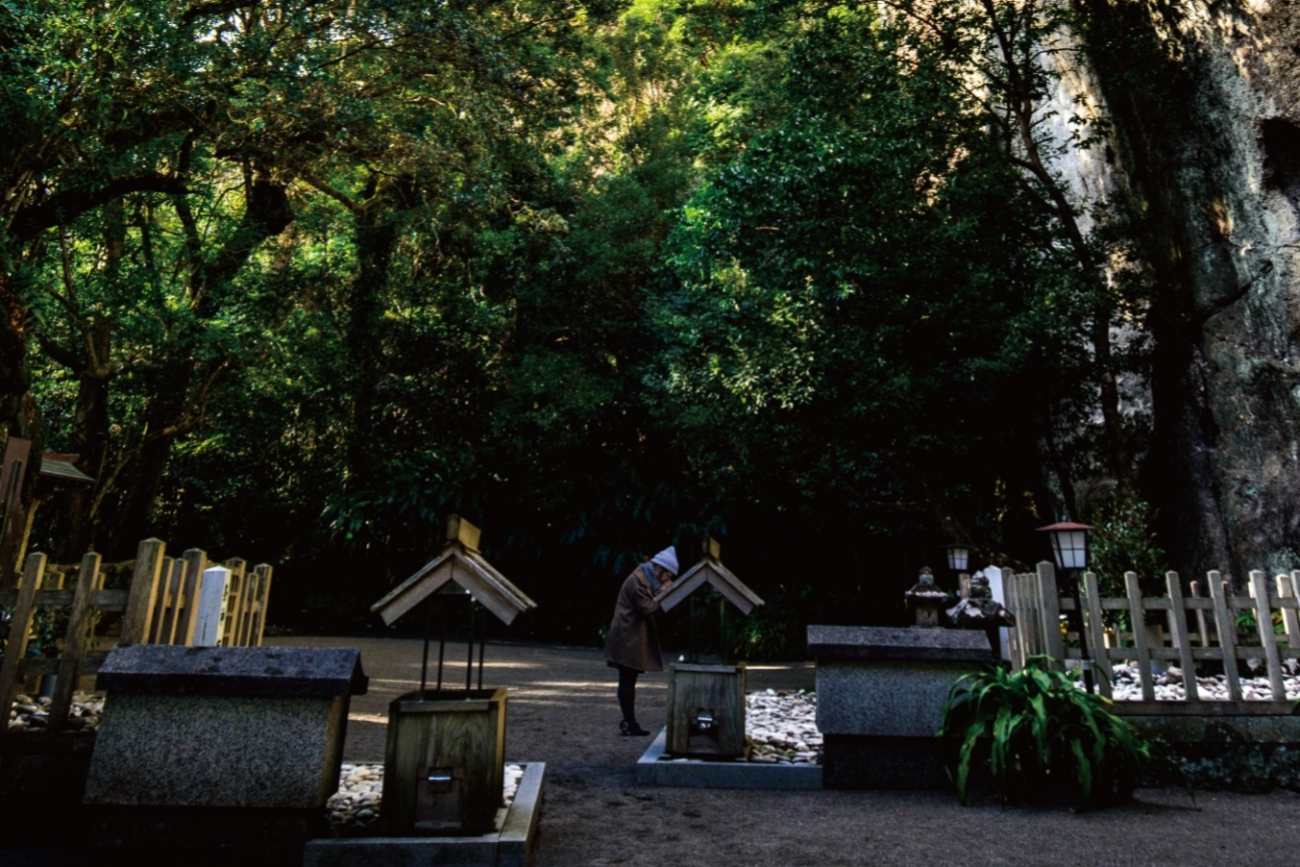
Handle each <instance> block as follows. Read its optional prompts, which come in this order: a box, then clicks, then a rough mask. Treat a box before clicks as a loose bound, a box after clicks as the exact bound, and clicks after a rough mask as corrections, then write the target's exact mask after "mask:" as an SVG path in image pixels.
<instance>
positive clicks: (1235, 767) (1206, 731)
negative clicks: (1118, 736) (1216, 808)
mask: <svg viewBox="0 0 1300 867" xmlns="http://www.w3.org/2000/svg"><path fill="white" fill-rule="evenodd" d="M1121 707H1122V705H1121ZM1122 715H1123V716H1124V719H1125V720H1126V721H1127V722H1129V723H1131V724H1132V725H1133V726H1134V727H1135V728H1136V729H1137V730H1138V732H1140V733H1141V734H1142V735H1143V736H1144V737H1145V738H1147V739H1148V740H1150V741H1151V742H1152V743H1153V744H1154V745H1155V747H1156V750H1157V752H1158V753H1159V754H1161V755H1163V756H1164V757H1165V758H1167V759H1168V760H1169V763H1168V764H1161V763H1156V764H1152V765H1148V767H1147V768H1146V770H1145V772H1144V773H1143V776H1142V778H1141V780H1140V785H1143V786H1170V787H1181V786H1183V785H1184V784H1185V783H1186V782H1190V783H1191V784H1192V786H1193V788H1195V789H1198V790H1202V791H1214V790H1219V789H1224V790H1228V791H1233V792H1249V793H1257V792H1268V791H1272V790H1273V789H1289V790H1291V791H1300V716H1290V715H1286V716H1282V715H1277V716H1273V715H1268V716H1263V715H1261V716H1255V715H1251V716H1226V715H1225V716H1218V715H1216V716H1191V715H1179V716H1173V715H1168V716H1165V715H1159V716H1157V715H1151V716H1138V715H1130V714H1122Z"/></svg>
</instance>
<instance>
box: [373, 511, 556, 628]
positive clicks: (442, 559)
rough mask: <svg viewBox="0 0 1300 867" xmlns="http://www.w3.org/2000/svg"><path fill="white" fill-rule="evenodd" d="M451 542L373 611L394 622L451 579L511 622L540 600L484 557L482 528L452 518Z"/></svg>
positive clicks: (506, 620) (449, 525) (450, 524)
mask: <svg viewBox="0 0 1300 867" xmlns="http://www.w3.org/2000/svg"><path fill="white" fill-rule="evenodd" d="M447 535H448V541H447V545H446V547H444V548H443V550H442V553H441V554H439V555H438V556H437V557H435V558H434V559H433V560H431V561H429V562H428V563H427V564H425V566H424V567H423V568H421V569H420V570H419V571H418V572H416V573H415V574H414V575H412V576H411V577H410V578H407V579H406V580H405V581H403V582H402V583H401V584H400V585H398V586H397V587H396V588H394V589H393V591H392V592H390V593H389V594H388V595H386V596H385V597H384V598H383V599H380V600H379V601H378V602H376V603H375V604H374V605H372V606H370V610H371V611H374V612H376V613H377V614H379V616H380V617H382V618H383V619H384V623H386V624H389V625H391V624H393V623H394V622H396V621H397V620H398V619H399V618H401V617H402V616H403V615H405V614H407V613H408V612H409V611H410V610H411V609H412V608H414V607H415V606H417V605H419V604H420V603H421V602H423V601H424V600H425V599H427V598H429V597H430V596H432V595H433V594H435V593H437V592H438V591H439V590H441V589H443V587H444V586H446V585H447V584H448V583H449V582H452V583H455V584H457V585H459V586H461V587H463V588H464V589H465V590H467V591H468V592H469V594H470V595H471V596H472V597H473V598H474V600H475V601H476V602H478V603H479V604H480V605H482V606H483V607H484V608H486V609H487V610H488V611H491V612H492V613H493V614H494V615H496V617H497V619H498V620H500V621H501V622H502V623H505V624H507V625H509V624H510V623H511V622H512V621H513V620H514V619H515V618H516V617H517V616H519V615H520V614H522V613H523V612H525V611H528V610H529V609H532V608H536V607H537V603H536V602H534V601H533V600H531V599H529V598H528V596H527V594H525V593H524V592H523V591H522V590H520V589H519V588H518V587H516V586H515V585H514V584H512V583H510V581H509V580H508V579H507V578H506V576H504V575H502V574H501V573H500V572H498V571H497V570H496V568H495V567H494V566H492V564H491V563H489V562H488V561H487V560H484V559H483V555H482V554H480V553H479V552H478V539H479V531H478V528H476V527H474V526H473V525H471V524H469V522H467V521H464V520H462V519H460V518H458V517H456V516H454V515H453V516H452V519H451V520H450V521H448V526H447Z"/></svg>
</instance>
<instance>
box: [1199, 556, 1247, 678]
mask: <svg viewBox="0 0 1300 867" xmlns="http://www.w3.org/2000/svg"><path fill="white" fill-rule="evenodd" d="M1205 580H1206V583H1208V584H1209V585H1210V598H1211V599H1213V600H1214V627H1215V629H1216V630H1217V631H1218V633H1219V650H1220V651H1221V652H1222V653H1223V676H1224V680H1225V681H1227V684H1228V701H1241V678H1239V677H1238V676H1237V644H1236V642H1235V641H1234V640H1233V638H1234V636H1235V635H1236V632H1237V625H1236V623H1235V621H1233V619H1232V613H1231V612H1230V611H1228V600H1227V598H1226V596H1227V591H1226V590H1224V587H1223V576H1222V575H1221V574H1220V573H1219V572H1218V571H1217V570H1214V571H1211V572H1209V573H1208V574H1207V575H1206V576H1205Z"/></svg>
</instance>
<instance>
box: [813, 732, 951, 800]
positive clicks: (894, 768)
mask: <svg viewBox="0 0 1300 867" xmlns="http://www.w3.org/2000/svg"><path fill="white" fill-rule="evenodd" d="M823 737H824V738H825V754H824V756H823V759H822V785H823V786H824V787H825V788H827V789H950V788H952V782H951V780H949V778H948V774H947V771H945V769H944V766H945V762H950V761H952V760H953V759H954V758H955V757H956V754H957V748H958V744H957V743H956V741H950V740H946V739H945V740H940V739H939V738H936V737H934V736H930V737H924V738H923V737H875V736H869V735H833V734H827V735H823Z"/></svg>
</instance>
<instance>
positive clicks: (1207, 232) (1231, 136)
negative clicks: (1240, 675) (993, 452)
mask: <svg viewBox="0 0 1300 867" xmlns="http://www.w3.org/2000/svg"><path fill="white" fill-rule="evenodd" d="M1077 5H1078V6H1079V7H1080V9H1081V10H1082V11H1083V13H1084V17H1083V21H1084V25H1083V26H1084V28H1085V30H1084V32H1083V33H1082V34H1080V39H1081V41H1082V43H1083V44H1084V46H1085V48H1086V56H1087V61H1088V63H1089V65H1090V69H1087V70H1085V71H1084V74H1082V75H1080V76H1075V77H1074V79H1073V80H1074V81H1075V82H1080V81H1081V82H1085V84H1084V85H1083V86H1086V87H1095V88H1096V89H1097V90H1096V92H1095V93H1093V94H1092V96H1094V97H1096V96H1100V97H1101V100H1100V101H1101V102H1103V103H1104V105H1105V109H1104V110H1105V111H1106V113H1107V114H1108V115H1109V117H1110V118H1111V120H1112V122H1113V134H1112V136H1111V142H1110V145H1109V146H1108V147H1107V148H1105V158H1104V159H1099V158H1097V157H1096V155H1095V154H1096V151H1100V150H1101V148H1100V147H1098V148H1096V149H1095V150H1094V155H1093V157H1092V158H1090V159H1083V160H1080V161H1079V162H1078V164H1077V166H1075V168H1076V170H1077V171H1078V172H1080V173H1083V174H1091V175H1094V177H1092V178H1090V179H1089V178H1075V179H1072V181H1073V183H1072V186H1074V188H1075V189H1076V190H1099V189H1114V188H1118V189H1119V190H1121V199H1123V200H1125V201H1123V204H1125V205H1127V208H1126V210H1127V212H1128V215H1129V217H1130V219H1133V220H1134V221H1135V224H1136V228H1137V230H1138V240H1139V246H1138V250H1137V254H1138V255H1139V256H1140V257H1141V258H1142V260H1143V265H1144V268H1145V269H1146V272H1147V273H1146V276H1147V278H1148V279H1149V281H1150V286H1149V288H1150V292H1151V295H1150V298H1151V307H1150V327H1151V337H1152V338H1153V341H1154V357H1153V366H1152V371H1151V382H1150V387H1151V391H1150V396H1151V401H1152V409H1153V413H1154V419H1153V426H1154V430H1153V436H1152V440H1151V447H1150V450H1149V453H1148V456H1147V458H1146V460H1145V462H1144V465H1143V466H1142V469H1141V475H1140V479H1139V482H1140V486H1141V487H1142V489H1143V490H1144V491H1145V492H1146V494H1147V496H1148V498H1149V499H1151V500H1152V501H1153V502H1155V503H1156V505H1157V506H1158V508H1159V510H1160V518H1161V527H1160V536H1161V540H1162V542H1163V544H1164V547H1165V548H1166V549H1167V550H1168V551H1169V552H1170V555H1171V556H1172V557H1174V558H1175V563H1173V564H1172V565H1174V567H1175V568H1177V569H1179V571H1181V572H1183V574H1188V575H1197V574H1203V573H1204V571H1205V570H1207V569H1221V570H1224V571H1225V572H1230V573H1231V574H1232V576H1233V578H1234V579H1235V580H1236V581H1238V582H1241V581H1243V580H1244V578H1245V575H1246V574H1247V571H1248V570H1250V569H1271V570H1274V571H1278V570H1282V569H1291V568H1298V567H1300V557H1298V556H1297V554H1296V553H1295V552H1296V551H1300V347H1298V346H1297V334H1298V332H1300V293H1298V288H1300V282H1298V281H1300V74H1298V73H1300V53H1298V52H1300V3H1296V2H1292V0H1230V2H1207V0H1173V2H1160V3H1156V2H1154V0H1139V2H1131V0H1078V2H1077ZM1070 81H1071V79H1070V78H1069V77H1067V79H1066V82H1065V84H1066V85H1067V86H1069V84H1070ZM1098 174H1108V175H1110V178H1109V179H1108V180H1098V179H1097V177H1095V175H1098Z"/></svg>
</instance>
